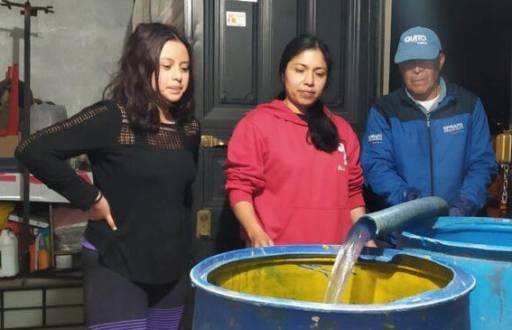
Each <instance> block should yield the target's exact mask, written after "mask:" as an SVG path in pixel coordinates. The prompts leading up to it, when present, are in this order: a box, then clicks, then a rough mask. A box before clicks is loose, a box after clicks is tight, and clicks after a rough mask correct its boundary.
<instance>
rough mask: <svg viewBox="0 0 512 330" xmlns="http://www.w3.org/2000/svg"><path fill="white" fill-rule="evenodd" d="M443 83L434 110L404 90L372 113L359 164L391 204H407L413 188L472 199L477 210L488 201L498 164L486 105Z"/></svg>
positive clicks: (371, 184)
mask: <svg viewBox="0 0 512 330" xmlns="http://www.w3.org/2000/svg"><path fill="white" fill-rule="evenodd" d="M441 85H442V86H441V87H442V93H441V95H440V101H439V102H438V103H437V106H435V105H434V108H433V110H432V111H430V112H426V111H424V110H422V108H421V106H420V105H418V104H417V103H415V102H414V101H413V100H412V99H411V97H410V96H409V95H408V93H407V91H406V89H405V87H402V88H400V89H398V90H396V91H394V92H393V93H391V94H389V95H387V96H384V97H382V98H381V99H380V100H379V101H378V102H377V104H376V105H374V106H373V107H372V108H371V109H370V112H369V117H368V122H367V126H366V132H365V134H364V138H363V143H362V146H363V151H362V155H361V158H362V160H361V161H362V165H363V170H364V176H365V182H366V184H367V185H368V186H369V187H370V188H371V190H372V191H373V193H375V194H377V195H378V196H380V197H381V198H384V199H385V202H386V204H388V205H395V204H399V203H401V202H404V201H406V200H408V199H409V198H407V193H408V192H409V191H411V189H412V190H414V191H419V193H420V195H421V196H422V197H425V196H439V197H441V198H443V199H444V200H446V202H448V203H449V204H450V205H454V204H456V203H460V201H461V200H463V201H466V202H467V201H469V202H471V203H472V204H474V206H475V208H474V210H475V211H476V210H478V209H480V208H482V207H483V206H484V205H485V203H486V201H487V186H488V185H489V184H490V182H491V179H492V176H493V175H495V174H496V172H497V163H496V158H495V155H494V151H493V149H492V146H491V138H490V133H489V126H488V123H487V116H486V114H485V111H484V108H483V105H482V102H481V101H480V99H479V98H478V97H477V96H476V95H474V94H473V93H471V92H469V91H467V90H465V89H464V88H462V87H460V86H457V85H455V84H445V83H444V81H441ZM415 197H419V196H415ZM471 213H474V212H471ZM466 215H471V214H466Z"/></svg>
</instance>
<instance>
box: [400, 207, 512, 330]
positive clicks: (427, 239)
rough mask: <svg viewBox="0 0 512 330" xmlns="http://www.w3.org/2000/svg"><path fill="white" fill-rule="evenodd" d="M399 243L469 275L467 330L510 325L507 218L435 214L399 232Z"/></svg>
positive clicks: (500, 329) (511, 232)
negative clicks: (425, 223) (428, 223)
mask: <svg viewBox="0 0 512 330" xmlns="http://www.w3.org/2000/svg"><path fill="white" fill-rule="evenodd" d="M399 245H400V246H401V247H402V248H403V249H405V250H406V251H414V252H417V253H427V254H428V255H431V256H435V257H436V258H438V259H439V260H442V261H443V262H444V263H447V264H451V265H456V266H459V267H461V268H462V269H464V270H465V271H466V272H467V273H470V274H471V275H473V276H474V277H475V279H476V286H475V289H474V290H473V291H472V292H471V295H470V317H471V329H474V330H484V329H486V330H487V329H493V330H507V329H512V221H511V220H510V219H496V218H478V217H440V218H439V219H438V220H437V221H436V222H435V223H434V225H433V227H432V228H430V229H426V228H423V229H421V228H418V229H416V230H414V231H407V232H403V233H402V236H401V238H400V239H399Z"/></svg>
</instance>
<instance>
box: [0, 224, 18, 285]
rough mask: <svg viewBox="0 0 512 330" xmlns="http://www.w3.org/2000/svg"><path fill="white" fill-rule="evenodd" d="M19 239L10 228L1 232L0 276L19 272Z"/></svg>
mask: <svg viewBox="0 0 512 330" xmlns="http://www.w3.org/2000/svg"><path fill="white" fill-rule="evenodd" d="M18 271H19V264H18V239H17V238H16V235H14V234H13V233H12V232H11V231H10V230H9V229H4V230H2V232H1V233H0V277H7V276H14V275H16V274H18Z"/></svg>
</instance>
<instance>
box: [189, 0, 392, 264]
mask: <svg viewBox="0 0 512 330" xmlns="http://www.w3.org/2000/svg"><path fill="white" fill-rule="evenodd" d="M185 4H186V5H185V11H186V15H185V16H186V31H187V34H189V36H190V37H191V39H192V40H193V42H194V64H195V88H196V89H195V91H196V97H195V103H196V115H197V117H198V119H199V120H200V121H201V123H202V129H203V135H204V136H203V143H202V148H201V159H200V173H199V176H198V179H197V182H196V186H197V187H196V188H197V189H196V196H195V197H196V198H195V204H196V207H195V208H196V210H195V221H196V224H198V227H197V228H196V234H197V235H196V238H195V247H196V257H197V258H198V259H202V258H204V257H206V256H208V255H211V254H214V253H217V252H220V251H224V250H228V249H233V248H237V247H241V246H242V245H241V242H240V240H239V239H238V237H239V228H238V223H237V221H236V220H235V218H234V216H233V214H232V212H231V210H230V208H229V205H228V204H227V200H226V198H225V196H224V191H223V186H224V175H223V165H224V160H225V155H226V144H227V143H228V141H229V136H230V134H231V131H232V129H233V127H234V125H235V124H236V122H237V121H238V120H239V119H240V118H241V117H242V116H243V114H244V113H246V112H247V111H249V110H251V109H252V108H254V107H255V106H256V104H258V103H261V102H265V101H269V100H271V99H273V98H274V97H275V96H276V95H277V94H278V92H279V91H280V89H281V85H280V79H279V75H278V64H279V59H280V55H281V52H282V50H283V49H284V46H285V45H286V44H287V43H288V42H289V41H290V40H291V39H293V38H294V37H295V36H297V35H299V34H301V33H305V32H310V33H314V34H316V35H317V36H319V37H320V38H322V39H323V40H324V41H325V42H326V43H327V44H328V46H329V48H330V51H331V55H332V57H333V60H334V67H333V69H334V70H333V75H332V76H331V84H330V86H329V89H328V90H327V91H326V92H325V94H324V100H325V101H326V102H327V104H328V105H329V106H330V108H331V109H332V110H334V111H336V112H337V113H339V114H340V115H342V116H343V117H345V118H346V119H347V120H348V121H349V122H350V123H351V124H352V125H353V127H354V128H355V130H356V131H358V132H360V131H361V130H362V128H363V125H364V121H365V119H366V113H367V109H368V106H369V105H370V103H371V102H373V100H374V99H375V97H376V96H377V95H378V93H379V90H380V81H381V78H380V62H381V61H380V59H381V55H380V54H381V53H382V46H381V45H382V31H383V27H382V22H383V20H382V17H383V1H375V0H318V1H317V0H259V1H257V0H252V1H250V0H245V1H234V0H204V1H203V0H188V1H186V3H185Z"/></svg>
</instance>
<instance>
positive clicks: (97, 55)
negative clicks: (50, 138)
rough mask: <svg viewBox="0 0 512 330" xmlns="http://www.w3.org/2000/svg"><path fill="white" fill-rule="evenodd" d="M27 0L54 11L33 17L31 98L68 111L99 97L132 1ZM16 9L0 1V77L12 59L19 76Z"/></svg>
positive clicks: (118, 49)
mask: <svg viewBox="0 0 512 330" xmlns="http://www.w3.org/2000/svg"><path fill="white" fill-rule="evenodd" d="M15 1H16V2H18V3H23V2H24V0H15ZM31 4H32V5H33V6H45V5H52V6H53V8H54V11H55V13H54V14H44V13H41V12H40V13H39V14H38V16H37V17H33V18H32V34H33V36H32V39H31V59H32V61H31V85H32V86H31V89H32V91H33V93H34V97H35V98H39V99H42V100H44V101H52V102H54V103H56V104H61V105H64V106H65V107H66V109H67V112H68V115H72V114H74V113H76V112H78V111H80V109H81V108H83V107H84V106H87V105H89V104H91V103H94V102H96V101H97V100H99V99H100V97H101V93H102V91H103V88H104V87H105V85H106V83H107V82H108V81H109V79H110V75H111V74H112V73H113V72H114V71H115V69H116V65H117V61H118V59H119V57H120V56H121V51H122V46H123V42H124V39H125V36H126V34H127V29H128V26H129V24H130V21H131V14H132V7H133V1H131V0H108V1H106V0H32V1H31ZM19 12H20V10H19V9H18V8H17V9H12V10H8V9H7V8H6V7H0V77H1V79H3V77H4V75H5V72H6V70H7V66H9V65H11V64H12V63H13V62H18V63H20V71H21V72H20V77H21V79H23V74H24V73H23V62H24V60H23V58H24V57H23V53H24V52H23V16H22V15H20V13H19ZM1 79H0V80H1Z"/></svg>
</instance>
